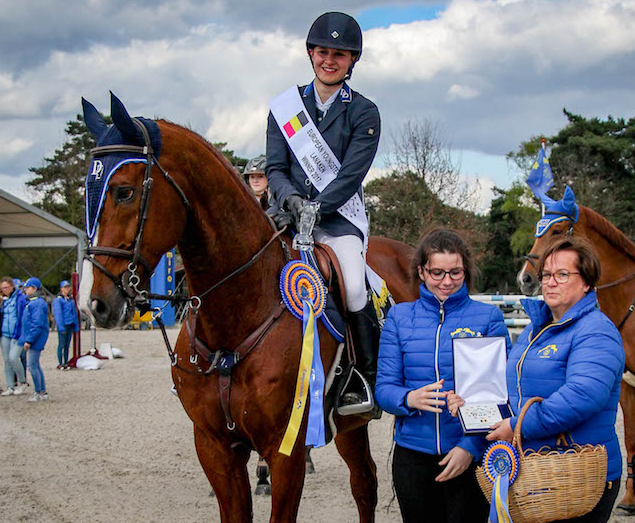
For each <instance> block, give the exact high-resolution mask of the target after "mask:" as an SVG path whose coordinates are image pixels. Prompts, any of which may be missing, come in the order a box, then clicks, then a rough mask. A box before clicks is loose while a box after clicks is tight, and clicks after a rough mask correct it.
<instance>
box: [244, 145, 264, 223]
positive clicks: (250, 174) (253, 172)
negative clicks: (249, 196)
mask: <svg viewBox="0 0 635 523" xmlns="http://www.w3.org/2000/svg"><path fill="white" fill-rule="evenodd" d="M266 163H267V158H266V156H265V155H264V154H261V155H260V156H256V157H255V158H252V159H251V160H249V161H248V162H247V165H245V170H244V171H243V176H244V178H245V183H246V184H247V185H249V188H250V189H251V190H252V191H253V193H254V196H255V197H256V199H257V200H258V201H259V202H260V205H261V206H262V210H263V211H266V210H267V209H269V207H270V205H269V188H268V186H267V175H266V174H265V164H266Z"/></svg>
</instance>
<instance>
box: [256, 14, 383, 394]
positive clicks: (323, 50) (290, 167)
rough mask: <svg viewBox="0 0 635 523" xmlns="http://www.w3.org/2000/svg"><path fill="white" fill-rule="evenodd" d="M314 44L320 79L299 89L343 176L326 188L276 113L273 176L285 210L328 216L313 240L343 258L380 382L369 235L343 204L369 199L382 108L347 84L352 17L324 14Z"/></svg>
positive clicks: (353, 57)
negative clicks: (308, 208) (316, 209)
mask: <svg viewBox="0 0 635 523" xmlns="http://www.w3.org/2000/svg"><path fill="white" fill-rule="evenodd" d="M306 48H307V53H308V57H309V61H310V62H311V67H312V72H313V73H314V74H315V78H314V79H313V81H312V82H311V83H310V84H308V85H305V86H303V87H299V94H300V97H301V99H302V102H303V104H304V106H305V108H306V111H307V112H308V114H309V115H310V117H311V118H312V120H313V122H314V123H315V125H316V126H317V129H318V131H319V132H320V133H321V135H322V137H323V138H324V140H325V141H326V143H327V144H328V146H329V147H330V148H331V150H332V151H333V153H334V155H335V156H336V157H337V159H338V160H339V161H340V163H341V168H340V169H339V172H338V173H337V176H336V178H335V179H334V180H333V181H332V182H331V183H330V184H329V185H327V186H326V187H325V188H324V190H323V191H321V192H319V191H318V190H317V189H316V188H315V187H314V186H313V185H312V182H311V181H310V180H309V178H308V177H307V176H306V174H305V172H304V170H303V168H302V166H301V165H300V163H299V162H298V160H297V159H296V157H295V156H294V154H293V153H292V151H291V150H290V148H289V146H288V145H287V143H286V140H285V138H284V137H283V135H282V133H281V130H280V127H279V125H278V122H276V120H275V118H274V117H273V115H272V114H271V113H270V114H269V121H268V127H267V167H266V173H267V179H268V181H269V187H270V189H271V191H272V193H273V197H274V199H275V201H276V202H277V204H278V205H279V206H280V208H282V209H283V210H285V211H290V212H291V213H293V215H294V218H295V221H296V226H297V224H298V222H299V219H300V214H301V212H302V207H303V203H304V201H305V200H308V201H313V202H319V203H320V221H319V223H318V224H317V226H316V227H315V230H314V233H313V237H314V239H315V241H317V242H320V243H323V244H326V245H328V246H329V247H331V248H332V249H333V251H335V254H336V255H337V258H338V260H339V263H340V266H341V269H342V274H343V279H344V284H345V287H346V308H347V310H348V312H347V315H346V316H347V322H348V324H349V325H350V328H351V333H352V336H353V342H354V346H355V353H356V360H357V368H358V370H360V372H362V374H363V375H364V376H365V378H366V379H367V380H368V382H369V383H370V385H371V387H374V383H375V376H376V372H377V350H378V344H379V331H378V328H377V327H376V319H375V312H374V310H373V306H372V304H371V303H369V301H368V296H367V292H366V280H365V264H366V260H365V250H364V232H362V231H361V230H360V229H359V228H358V227H356V226H355V225H353V224H352V223H351V222H350V221H348V220H347V219H346V218H345V217H344V216H342V215H341V214H339V213H338V209H339V208H340V207H341V206H342V205H343V204H344V203H346V202H347V201H348V200H349V199H350V198H351V197H352V196H354V195H355V193H358V194H359V196H360V197H361V198H363V193H362V181H363V180H364V177H365V176H366V174H367V173H368V169H369V168H370V166H371V163H372V161H373V158H374V157H375V153H376V152H377V145H378V143H379V135H380V118H379V111H378V110H377V107H376V106H375V104H374V103H373V102H371V101H370V100H368V99H366V98H365V97H364V96H362V95H361V94H359V93H358V92H356V91H353V90H351V89H350V88H349V87H348V85H347V84H346V82H345V81H346V80H348V79H350V77H351V75H352V73H353V67H354V66H355V64H356V63H357V61H358V60H359V59H360V57H361V54H362V31H361V29H360V27H359V25H358V24H357V22H356V21H355V20H354V19H353V18H352V17H350V16H349V15H346V14H344V13H337V12H330V13H325V14H323V15H321V16H319V17H318V18H317V19H316V20H315V22H314V23H313V25H312V26H311V29H310V30H309V34H308V37H307V40H306ZM362 201H363V200H362ZM348 396H349V398H348V400H349V402H350V403H353V404H354V403H359V402H361V401H362V400H363V398H362V397H361V395H357V394H356V395H354V396H353V397H351V395H348Z"/></svg>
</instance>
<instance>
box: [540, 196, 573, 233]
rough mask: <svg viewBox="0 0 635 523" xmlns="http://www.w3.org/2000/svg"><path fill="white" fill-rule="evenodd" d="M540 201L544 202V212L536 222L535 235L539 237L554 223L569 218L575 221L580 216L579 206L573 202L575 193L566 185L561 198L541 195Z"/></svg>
mask: <svg viewBox="0 0 635 523" xmlns="http://www.w3.org/2000/svg"><path fill="white" fill-rule="evenodd" d="M541 200H542V203H544V204H545V208H546V210H545V214H544V216H543V217H542V218H541V219H540V220H538V223H537V224H536V233H535V235H534V236H535V237H536V238H540V237H541V236H542V235H544V234H545V233H546V232H547V231H548V230H549V227H551V226H552V225H553V224H554V223H558V222H562V221H565V220H570V221H571V222H573V223H577V221H578V218H579V216H580V208H579V207H578V204H577V203H575V195H574V194H573V190H572V189H571V187H569V186H567V188H566V189H565V191H564V196H563V197H562V200H558V201H556V200H552V199H551V198H549V196H547V195H542V197H541Z"/></svg>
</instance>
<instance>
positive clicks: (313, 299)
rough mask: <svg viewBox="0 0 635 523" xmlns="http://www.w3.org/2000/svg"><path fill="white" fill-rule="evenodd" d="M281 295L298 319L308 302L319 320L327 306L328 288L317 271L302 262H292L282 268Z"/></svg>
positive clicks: (300, 317)
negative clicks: (304, 303) (305, 302)
mask: <svg viewBox="0 0 635 523" xmlns="http://www.w3.org/2000/svg"><path fill="white" fill-rule="evenodd" d="M280 293H281V294H282V299H283V300H284V303H285V305H286V306H287V308H288V309H289V310H290V311H291V314H293V315H294V316H295V317H296V318H297V319H299V320H301V319H302V316H303V311H304V305H303V303H302V302H303V301H308V302H309V303H310V305H311V307H312V308H313V314H314V315H315V317H316V318H319V317H320V316H321V315H322V312H324V307H325V305H326V288H325V287H324V283H322V278H321V277H320V275H319V274H318V273H317V271H316V270H315V269H314V268H313V267H311V266H310V265H307V264H306V263H304V262H303V261H300V260H292V261H290V262H289V263H287V264H286V265H285V266H284V267H283V268H282V273H281V275H280Z"/></svg>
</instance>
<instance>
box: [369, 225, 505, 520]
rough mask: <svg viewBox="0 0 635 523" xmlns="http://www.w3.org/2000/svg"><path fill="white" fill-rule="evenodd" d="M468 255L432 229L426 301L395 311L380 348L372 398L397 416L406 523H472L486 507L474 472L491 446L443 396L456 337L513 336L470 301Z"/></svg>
mask: <svg viewBox="0 0 635 523" xmlns="http://www.w3.org/2000/svg"><path fill="white" fill-rule="evenodd" d="M473 276H474V267H473V263H472V256H471V253H470V249H469V247H468V246H467V244H466V243H465V242H464V240H463V239H462V238H461V236H459V234H457V233H456V232H455V231H453V230H450V229H434V230H432V231H430V232H429V233H428V234H426V235H425V237H424V238H423V240H422V241H421V244H420V245H419V248H418V250H417V254H416V256H415V263H414V266H413V277H414V278H417V279H418V280H420V281H421V285H420V287H419V288H420V293H421V298H420V299H418V300H417V301H414V302H411V303H399V304H397V305H395V306H394V307H392V309H390V312H389V313H388V316H387V318H386V323H385V325H384V329H383V332H382V334H381V340H380V344H379V363H378V371H377V386H376V388H375V395H376V398H377V402H378V403H379V405H380V406H381V408H382V409H384V410H385V411H387V412H390V413H391V414H394V415H395V416H396V420H395V443H396V445H395V452H394V459H393V481H394V485H395V491H396V493H397V500H398V501H399V507H400V509H401V514H402V518H403V521H404V522H405V523H415V522H416V523H421V522H425V521H431V522H432V521H433V522H435V523H443V522H447V523H462V522H465V523H468V522H469V523H472V522H477V523H478V522H484V521H486V519H487V511H488V505H487V501H486V500H485V498H484V497H483V495H482V494H481V491H480V489H479V487H478V484H477V482H476V477H475V475H474V470H475V468H476V462H477V460H479V459H480V458H481V455H482V453H483V450H484V449H485V447H486V444H487V442H486V441H485V439H484V438H483V437H481V436H466V435H464V434H463V430H462V429H461V425H460V423H459V421H458V420H457V419H455V418H453V417H452V416H450V414H449V412H448V410H447V409H446V407H445V397H446V395H447V394H448V393H449V392H450V390H451V389H452V388H453V387H454V366H453V358H452V338H454V337H464V336H470V337H472V336H506V337H507V342H508V347H509V337H508V335H507V328H506V327H505V321H504V319H503V314H502V313H501V312H500V310H499V309H498V308H497V307H494V306H492V305H488V304H485V303H479V302H477V301H474V300H472V299H471V298H470V297H469V295H468V287H469V285H470V283H471V282H472V279H473Z"/></svg>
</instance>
